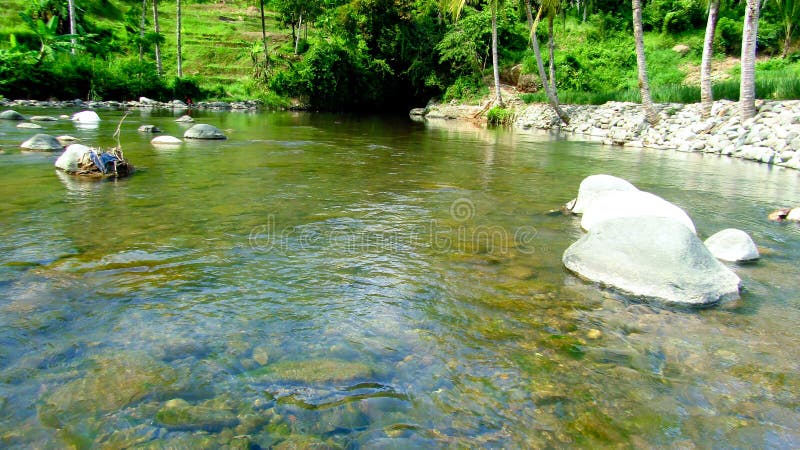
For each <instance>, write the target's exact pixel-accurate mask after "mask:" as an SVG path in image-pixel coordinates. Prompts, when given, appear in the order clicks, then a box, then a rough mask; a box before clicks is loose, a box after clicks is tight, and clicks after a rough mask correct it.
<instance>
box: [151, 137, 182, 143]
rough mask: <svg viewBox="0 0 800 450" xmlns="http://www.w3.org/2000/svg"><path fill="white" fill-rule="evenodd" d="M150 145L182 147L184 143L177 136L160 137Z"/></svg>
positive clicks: (154, 139)
mask: <svg viewBox="0 0 800 450" xmlns="http://www.w3.org/2000/svg"><path fill="white" fill-rule="evenodd" d="M150 143H151V144H153V145H181V144H183V141H182V140H180V139H178V138H176V137H175V136H158V137H155V138H153V140H152V141H150Z"/></svg>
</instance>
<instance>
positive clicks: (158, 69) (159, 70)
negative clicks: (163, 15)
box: [153, 0, 162, 76]
mask: <svg viewBox="0 0 800 450" xmlns="http://www.w3.org/2000/svg"><path fill="white" fill-rule="evenodd" d="M153 30H154V31H155V32H156V73H157V74H158V76H161V73H162V67H161V43H160V42H159V41H160V39H159V38H160V36H161V30H160V29H159V28H158V0H153Z"/></svg>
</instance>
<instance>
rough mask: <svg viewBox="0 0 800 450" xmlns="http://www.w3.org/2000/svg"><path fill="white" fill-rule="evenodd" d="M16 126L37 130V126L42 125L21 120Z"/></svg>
mask: <svg viewBox="0 0 800 450" xmlns="http://www.w3.org/2000/svg"><path fill="white" fill-rule="evenodd" d="M17 128H26V129H29V130H38V129H39V128H42V126H41V125H39V124H36V123H31V122H22V123H21V124H19V125H17Z"/></svg>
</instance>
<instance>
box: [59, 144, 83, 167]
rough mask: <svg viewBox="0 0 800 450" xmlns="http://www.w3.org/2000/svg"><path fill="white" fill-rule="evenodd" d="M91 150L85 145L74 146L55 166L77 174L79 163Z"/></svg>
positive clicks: (71, 146) (68, 148)
mask: <svg viewBox="0 0 800 450" xmlns="http://www.w3.org/2000/svg"><path fill="white" fill-rule="evenodd" d="M91 150H92V149H90V148H89V147H87V146H85V145H81V144H72V145H70V146H69V147H67V149H66V150H64V153H62V154H61V156H59V157H58V159H57V160H56V164H55V166H56V167H58V168H59V169H61V170H64V171H66V172H77V171H78V162H79V161H80V160H81V158H82V157H83V155H85V154H87V153H89V152H90V151H91Z"/></svg>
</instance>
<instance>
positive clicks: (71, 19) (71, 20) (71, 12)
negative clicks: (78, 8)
mask: <svg viewBox="0 0 800 450" xmlns="http://www.w3.org/2000/svg"><path fill="white" fill-rule="evenodd" d="M67 8H68V13H69V34H71V35H72V36H73V37H72V39H70V42H71V43H72V54H73V55H74V54H75V46H76V45H77V43H78V42H77V41H76V40H75V0H69V1H68V2H67Z"/></svg>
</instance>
